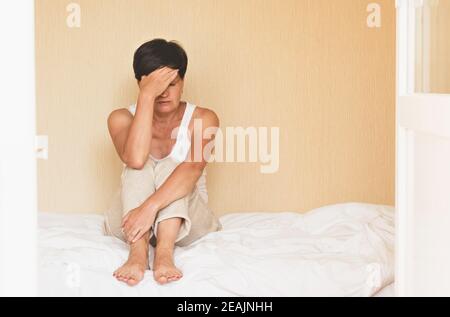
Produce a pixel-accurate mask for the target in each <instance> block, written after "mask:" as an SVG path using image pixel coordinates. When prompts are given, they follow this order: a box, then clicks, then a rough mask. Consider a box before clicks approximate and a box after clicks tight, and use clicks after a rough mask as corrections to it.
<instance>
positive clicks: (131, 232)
mask: <svg viewBox="0 0 450 317" xmlns="http://www.w3.org/2000/svg"><path fill="white" fill-rule="evenodd" d="M155 218H156V212H155V211H154V210H152V208H149V207H146V208H144V207H142V206H139V207H137V208H135V209H133V210H131V211H130V212H128V213H127V214H126V215H125V217H124V218H123V220H122V229H123V233H124V235H125V238H126V239H127V241H128V243H130V244H131V243H135V242H136V241H138V240H139V239H141V238H142V236H143V235H144V234H146V233H147V232H148V231H149V230H150V228H151V227H152V225H153V223H154V222H155Z"/></svg>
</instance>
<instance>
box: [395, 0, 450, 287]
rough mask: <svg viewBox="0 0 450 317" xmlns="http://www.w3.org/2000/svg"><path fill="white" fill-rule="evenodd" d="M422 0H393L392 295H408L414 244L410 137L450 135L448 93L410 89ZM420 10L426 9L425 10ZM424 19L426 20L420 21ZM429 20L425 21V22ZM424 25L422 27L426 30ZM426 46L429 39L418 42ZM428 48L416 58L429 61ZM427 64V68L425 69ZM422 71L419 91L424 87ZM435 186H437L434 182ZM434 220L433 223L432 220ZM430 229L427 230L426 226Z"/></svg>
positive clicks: (413, 87) (414, 80)
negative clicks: (394, 234) (394, 236)
mask: <svg viewBox="0 0 450 317" xmlns="http://www.w3.org/2000/svg"><path fill="white" fill-rule="evenodd" d="M423 4H424V2H423V0H397V1H396V7H397V108H396V134H397V139H396V146H397V150H396V156H397V158H396V282H395V283H396V285H395V286H396V295H397V296H410V295H413V292H411V290H412V289H413V288H412V285H413V284H412V283H413V281H412V276H413V275H412V273H413V272H412V269H411V257H410V255H411V254H413V250H414V246H415V242H417V241H415V235H414V216H413V212H414V199H415V198H416V197H417V195H420V194H421V193H414V168H415V165H414V155H415V154H414V140H415V133H416V132H426V133H429V134H431V135H434V136H439V137H446V138H450V121H449V118H450V95H445V94H425V93H416V92H415V91H416V87H415V84H416V76H415V59H416V56H415V54H416V8H417V7H418V6H423ZM424 12H426V13H429V8H425V9H424ZM424 21H425V22H426V21H427V19H425V20H424ZM428 22H429V20H428ZM428 27H429V25H424V31H425V32H426V31H427V28H428ZM422 44H424V45H429V42H426V40H425V42H424V43H422ZM427 53H428V52H424V55H423V56H421V58H423V59H424V62H425V64H426V63H429V55H427ZM426 68H427V67H426ZM428 76H429V72H428V69H426V70H425V72H424V76H423V78H422V81H420V82H417V83H418V85H420V87H417V88H420V89H421V91H425V92H426V91H429V78H428ZM436 186H437V185H436ZM436 221H439V220H438V219H436ZM430 230H433V228H430Z"/></svg>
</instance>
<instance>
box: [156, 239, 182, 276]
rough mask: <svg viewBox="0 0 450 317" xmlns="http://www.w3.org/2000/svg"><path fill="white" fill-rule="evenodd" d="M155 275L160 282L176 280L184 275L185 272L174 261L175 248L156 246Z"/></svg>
mask: <svg viewBox="0 0 450 317" xmlns="http://www.w3.org/2000/svg"><path fill="white" fill-rule="evenodd" d="M153 277H154V278H155V281H156V282H158V283H159V284H166V283H169V282H175V281H178V280H179V279H180V278H182V277H183V273H182V272H181V271H180V270H179V269H177V268H176V267H175V265H174V263H173V249H171V248H161V247H156V249H155V259H154V261H153Z"/></svg>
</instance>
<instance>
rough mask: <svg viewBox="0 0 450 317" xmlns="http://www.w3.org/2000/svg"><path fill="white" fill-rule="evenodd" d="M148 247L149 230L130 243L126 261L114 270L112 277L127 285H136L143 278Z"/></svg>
mask: <svg viewBox="0 0 450 317" xmlns="http://www.w3.org/2000/svg"><path fill="white" fill-rule="evenodd" d="M149 248H150V232H147V233H146V234H145V235H144V236H143V237H142V238H141V239H140V240H138V241H137V242H135V243H133V244H132V245H130V254H129V256H128V261H127V262H126V263H125V264H124V265H123V266H121V267H120V268H119V269H117V270H116V271H115V272H114V274H113V275H114V277H116V278H117V279H118V280H119V281H122V282H124V283H127V284H128V285H129V286H135V285H137V284H138V283H139V282H140V281H142V279H143V278H144V273H145V271H146V270H147V269H148V268H149V266H148V252H149Z"/></svg>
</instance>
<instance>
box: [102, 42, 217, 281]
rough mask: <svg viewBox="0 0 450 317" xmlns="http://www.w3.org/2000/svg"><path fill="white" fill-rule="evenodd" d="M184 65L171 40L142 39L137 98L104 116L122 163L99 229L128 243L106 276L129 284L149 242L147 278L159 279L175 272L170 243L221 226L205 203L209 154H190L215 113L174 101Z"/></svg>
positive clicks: (139, 272)
mask: <svg viewBox="0 0 450 317" xmlns="http://www.w3.org/2000/svg"><path fill="white" fill-rule="evenodd" d="M187 64H188V58H187V55H186V53H185V51H184V50H183V48H182V47H181V46H179V45H178V44H177V43H175V42H167V41H165V40H163V39H155V40H153V41H150V42H147V43H145V44H143V45H142V46H141V47H139V49H138V50H137V51H136V53H135V55H134V62H133V68H134V72H135V77H136V79H137V81H138V85H139V97H138V100H137V104H136V105H132V106H130V107H129V108H128V109H118V110H115V111H113V112H112V113H111V114H110V116H109V118H108V129H109V133H110V135H111V138H112V141H113V143H114V146H115V148H116V150H117V153H118V155H119V157H120V159H121V160H122V162H123V163H124V169H123V172H122V176H121V187H120V189H119V190H118V191H117V194H116V196H115V198H114V201H113V204H112V205H111V208H110V209H109V210H108V212H107V214H106V221H105V228H106V231H107V233H108V234H110V235H114V236H116V237H118V238H120V239H122V240H123V241H126V242H128V243H129V245H130V253H129V257H128V261H127V262H126V263H125V264H124V265H123V266H122V267H120V268H119V269H118V270H117V271H115V272H114V274H113V275H114V276H115V277H116V278H117V279H118V280H119V281H122V282H125V283H127V284H128V285H130V286H134V285H136V284H138V283H139V282H140V281H141V280H142V279H143V277H144V273H145V271H146V270H147V269H148V268H149V263H148V262H149V261H148V254H149V248H150V247H151V246H153V247H155V257H154V261H153V266H152V269H153V276H154V278H155V280H156V281H157V282H158V283H160V284H165V283H168V282H172V281H176V280H179V279H180V278H181V277H182V272H181V271H180V270H179V269H178V268H177V267H176V266H175V265H174V261H173V251H174V247H175V245H177V246H186V245H188V244H190V243H192V242H193V241H195V240H197V239H199V238H200V237H202V236H204V235H206V234H207V233H210V232H214V231H218V230H220V229H221V225H220V222H219V221H218V219H217V218H216V217H215V216H214V214H213V213H212V212H211V211H210V210H209V209H208V207H207V197H208V196H207V191H206V179H205V177H206V173H205V166H206V164H207V160H208V157H204V155H201V159H199V160H198V159H197V161H195V160H194V159H193V158H194V152H195V151H201V152H199V153H202V154H203V148H204V147H205V146H206V145H207V144H208V143H210V142H211V138H210V139H204V138H203V135H204V133H203V132H204V131H205V130H206V129H208V128H209V129H211V128H212V129H214V128H216V130H215V131H217V129H218V127H219V119H218V117H217V115H216V114H215V113H214V112H213V111H211V110H209V109H206V108H200V107H196V106H194V105H192V104H190V103H189V102H184V101H181V95H182V93H183V86H184V77H185V74H186V69H187ZM194 120H195V121H196V123H197V122H200V123H201V131H197V130H196V131H194ZM197 120H199V121H197ZM195 126H196V127H197V126H198V125H197V124H196V125H195ZM196 133H202V134H201V135H202V137H201V140H202V142H194V140H196V139H195V134H196ZM175 136H176V139H175V140H174V138H175ZM212 139H214V134H213V137H212ZM197 140H198V138H197ZM196 143H201V144H196ZM194 146H195V147H196V148H195V149H194ZM194 150H195V151H194ZM195 157H196V158H197V157H198V156H195Z"/></svg>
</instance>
